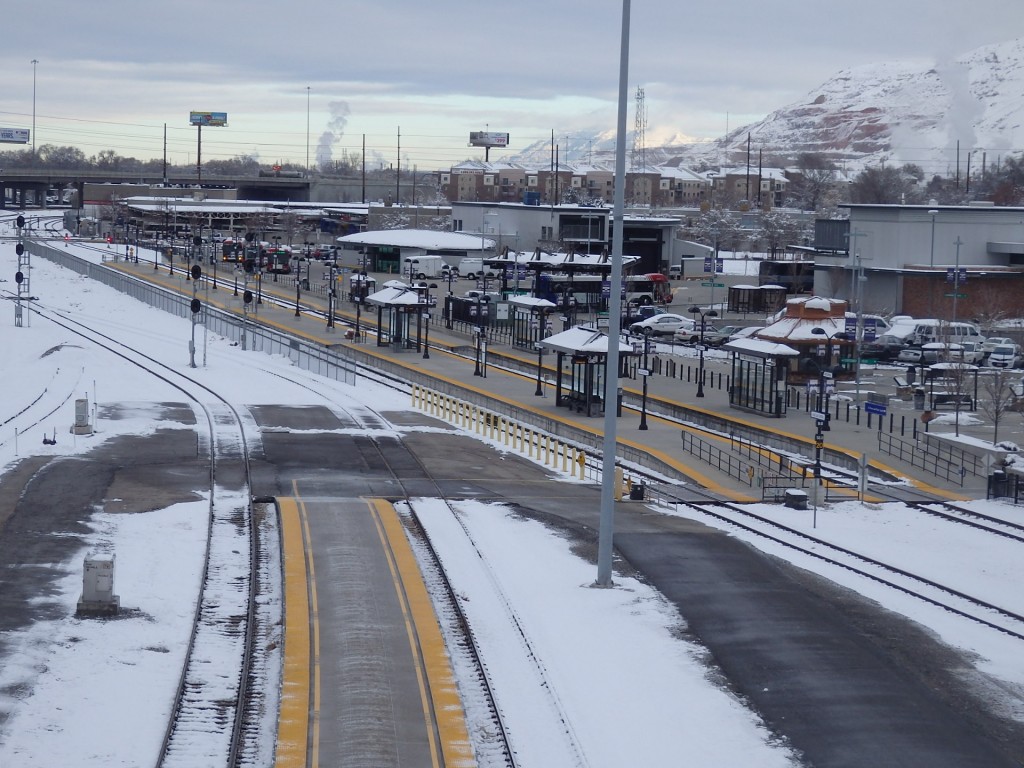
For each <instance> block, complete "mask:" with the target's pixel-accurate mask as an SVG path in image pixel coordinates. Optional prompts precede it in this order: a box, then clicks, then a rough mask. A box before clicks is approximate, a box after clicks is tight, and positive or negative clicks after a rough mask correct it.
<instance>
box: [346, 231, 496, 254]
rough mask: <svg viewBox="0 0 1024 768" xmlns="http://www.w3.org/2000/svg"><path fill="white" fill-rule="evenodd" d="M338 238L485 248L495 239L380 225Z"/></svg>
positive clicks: (431, 248)
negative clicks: (370, 229) (381, 226)
mask: <svg viewBox="0 0 1024 768" xmlns="http://www.w3.org/2000/svg"><path fill="white" fill-rule="evenodd" d="M337 241H338V242H339V243H343V244H354V245H388V246H392V247H395V248H422V249H423V250H426V251H486V250H490V249H492V248H494V241H493V240H491V239H490V238H486V237H480V236H479V235H467V234H466V233H465V232H440V231H437V230H434V229H379V230H373V231H370V232H356V233H355V234H352V235H344V236H342V237H339V238H337Z"/></svg>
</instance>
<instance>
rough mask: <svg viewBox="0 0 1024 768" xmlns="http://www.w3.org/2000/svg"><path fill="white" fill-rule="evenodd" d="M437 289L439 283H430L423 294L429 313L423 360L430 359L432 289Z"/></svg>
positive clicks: (425, 325)
mask: <svg viewBox="0 0 1024 768" xmlns="http://www.w3.org/2000/svg"><path fill="white" fill-rule="evenodd" d="M431 288H434V289H435V290H436V289H437V283H430V284H429V285H427V289H426V290H425V291H424V292H423V298H424V300H425V301H426V302H427V311H426V313H425V314H424V316H423V317H424V320H425V322H424V324H423V359H424V360H429V359H430V289H431Z"/></svg>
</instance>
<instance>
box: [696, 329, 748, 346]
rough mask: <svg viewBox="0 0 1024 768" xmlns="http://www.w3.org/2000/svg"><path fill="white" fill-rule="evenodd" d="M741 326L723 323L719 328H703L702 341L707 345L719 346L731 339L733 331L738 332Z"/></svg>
mask: <svg viewBox="0 0 1024 768" xmlns="http://www.w3.org/2000/svg"><path fill="white" fill-rule="evenodd" d="M742 328H743V327H742V326H740V325H723V326H721V327H720V328H705V329H704V343H705V344H707V345H708V346H709V347H720V346H722V345H723V344H725V342H727V341H728V340H729V339H731V338H732V336H733V334H734V333H739V331H741V330H742Z"/></svg>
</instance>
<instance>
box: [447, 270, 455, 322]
mask: <svg viewBox="0 0 1024 768" xmlns="http://www.w3.org/2000/svg"><path fill="white" fill-rule="evenodd" d="M445 279H446V280H448V295H447V296H445V298H444V327H445V328H447V329H448V330H451V329H452V309H453V306H452V304H453V301H454V296H453V295H452V280H454V279H455V270H454V269H449V270H448V274H447V275H446V276H445Z"/></svg>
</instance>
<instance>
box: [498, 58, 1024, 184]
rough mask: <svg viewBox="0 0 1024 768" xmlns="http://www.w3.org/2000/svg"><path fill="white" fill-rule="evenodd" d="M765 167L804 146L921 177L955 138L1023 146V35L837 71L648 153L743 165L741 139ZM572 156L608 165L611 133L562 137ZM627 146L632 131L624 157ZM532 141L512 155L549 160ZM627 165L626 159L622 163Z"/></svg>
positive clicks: (993, 150)
mask: <svg viewBox="0 0 1024 768" xmlns="http://www.w3.org/2000/svg"><path fill="white" fill-rule="evenodd" d="M748 134H749V135H750V143H751V148H752V150H753V151H754V153H755V156H756V152H757V151H758V150H762V152H763V155H764V160H765V163H766V164H772V165H779V164H783V163H786V164H790V163H792V161H793V160H794V159H795V158H796V156H797V155H799V154H801V153H804V152H812V153H816V154H823V155H827V156H829V157H831V158H832V159H833V160H834V161H835V162H837V164H841V165H846V166H847V168H848V169H849V170H857V169H859V168H861V167H863V166H865V165H869V164H875V163H880V162H882V161H885V162H887V163H892V164H900V165H902V164H903V163H916V164H917V165H920V166H921V167H922V168H924V169H925V172H926V173H927V174H929V175H930V174H935V173H943V174H944V173H951V172H952V170H953V169H954V168H955V163H956V161H957V157H956V145H957V142H958V141H959V143H960V162H961V166H963V164H964V163H966V156H967V153H968V152H969V151H972V150H973V151H975V152H976V153H977V154H975V156H974V159H973V162H974V163H976V164H978V165H980V163H981V162H982V157H981V154H980V153H981V152H985V153H986V155H987V161H988V162H990V163H992V162H995V161H996V158H997V157H998V156H1000V155H1002V154H1006V153H1008V152H1010V151H1016V152H1020V151H1022V150H1024V38H1022V39H1017V40H1012V41H1009V42H1004V43H997V44H994V45H988V46H983V47H981V48H978V49H976V50H974V51H971V52H969V53H966V54H963V55H961V56H958V57H957V58H955V59H951V60H948V61H944V62H932V63H928V62H920V61H915V62H910V61H895V62H887V63H881V64H870V65H865V66H861V67H855V68H853V69H847V70H843V71H841V72H839V73H837V74H836V75H834V76H833V77H831V78H830V79H829V80H827V81H826V82H825V83H823V84H822V85H821V86H819V87H818V88H816V89H814V90H813V91H811V92H810V93H809V94H808V95H807V96H806V97H805V98H803V99H801V100H799V101H797V102H795V103H793V104H790V105H788V106H785V107H782V108H781V109H778V110H776V111H775V112H772V113H771V114H770V115H768V116H767V117H765V118H764V119H763V120H760V121H759V122H756V123H753V124H751V125H746V126H743V127H740V128H737V129H735V130H733V131H731V132H730V133H729V134H728V135H726V136H724V137H722V138H720V139H718V140H716V141H712V142H703V143H699V144H698V143H686V142H680V143H678V144H675V143H673V144H670V145H667V146H659V147H650V146H648V147H647V148H646V151H645V157H646V160H647V163H648V164H649V165H660V164H664V163H672V164H683V165H697V164H700V163H701V162H704V163H708V164H710V165H719V164H725V165H732V164H735V163H737V162H743V160H744V158H745V156H746V149H747V136H748ZM559 141H560V143H562V144H563V145H562V146H561V147H560V155H561V158H562V160H563V162H564V161H565V158H566V157H567V156H568V158H569V162H571V163H574V164H575V163H580V162H587V160H588V159H589V160H590V161H591V162H593V163H594V164H604V165H611V164H612V163H613V162H614V153H615V132H614V130H613V131H605V132H602V133H596V134H595V135H593V136H590V137H587V136H580V135H577V136H575V137H569V139H568V143H569V146H568V147H566V146H564V142H566V138H565V137H561V139H560V140H559ZM631 148H632V136H630V137H629V143H628V144H627V153H629V152H630V150H631ZM549 158H550V147H549V145H548V144H547V143H546V142H539V143H538V144H535V145H533V146H531V147H527V148H526V149H525V150H523V152H521V153H519V154H518V155H516V156H515V157H514V158H511V159H514V160H518V161H520V162H524V163H529V164H541V165H546V164H547V163H548V161H549ZM627 164H628V159H627Z"/></svg>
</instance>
